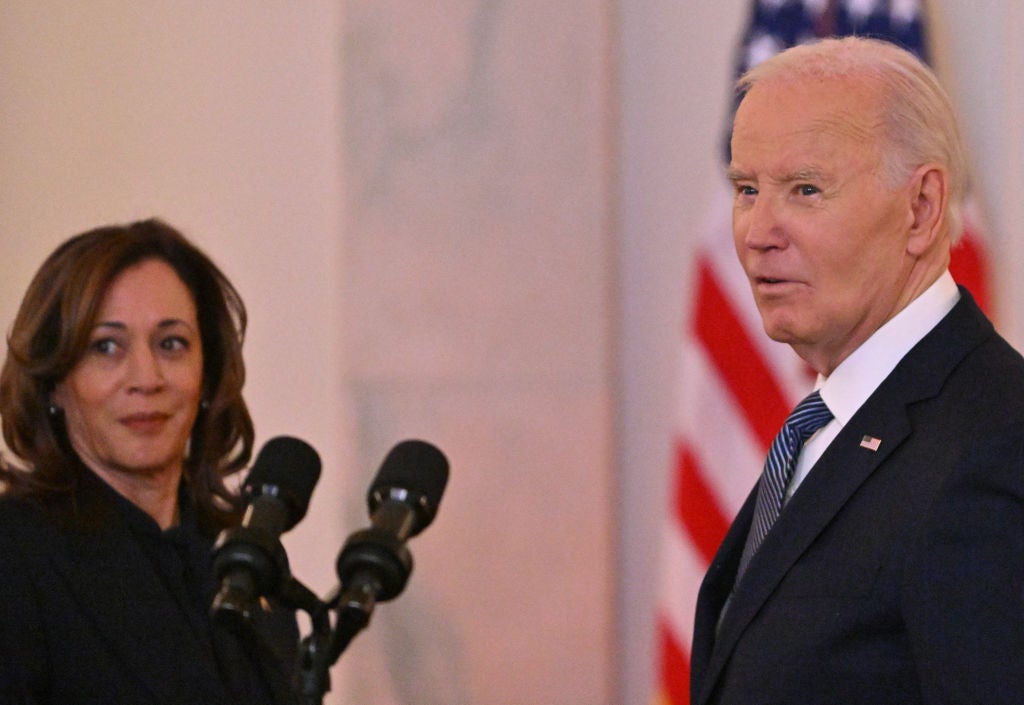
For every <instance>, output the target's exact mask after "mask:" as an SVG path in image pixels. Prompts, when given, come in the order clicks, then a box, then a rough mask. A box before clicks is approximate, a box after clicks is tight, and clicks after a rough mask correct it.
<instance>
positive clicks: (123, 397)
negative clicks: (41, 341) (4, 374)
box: [53, 259, 203, 498]
mask: <svg viewBox="0 0 1024 705" xmlns="http://www.w3.org/2000/svg"><path fill="white" fill-rule="evenodd" d="M202 387H203V346H202V340H201V339H200V335H199V323H198V318H197V315H196V304H195V301H193V299H192V294H191V292H190V291H189V290H188V288H187V287H186V286H185V284H184V283H183V282H182V281H181V279H180V278H179V277H178V275H177V273H176V272H175V271H174V270H173V269H172V268H171V267H170V266H169V265H168V264H167V263H166V262H163V261H162V260H158V259H150V260H145V261H143V262H140V263H139V264H136V265H133V266H131V267H129V268H128V269H125V270H124V271H123V272H121V274H119V275H118V276H117V278H116V279H114V281H113V283H112V284H111V286H110V288H109V289H108V291H107V293H106V295H105V296H104V298H103V302H102V304H101V306H100V309H99V313H98V315H97V318H96V321H95V322H94V323H93V326H92V331H91V333H90V339H89V345H88V347H87V348H86V351H85V353H84V354H83V355H82V357H81V358H80V359H79V360H78V362H77V363H76V364H75V367H74V368H73V369H72V370H71V372H69V373H68V375H67V376H66V377H65V378H64V379H63V380H61V381H60V382H59V383H58V384H57V387H56V389H55V391H54V396H53V401H54V402H55V403H56V404H57V405H58V406H60V407H62V408H63V409H64V415H65V422H66V426H67V432H68V438H69V440H70V441H71V446H72V447H73V448H74V450H75V452H76V453H77V454H78V456H79V457H80V458H81V459H82V461H83V462H84V463H85V464H86V465H87V466H88V467H89V468H90V469H92V470H93V472H95V473H96V474H97V475H99V476H100V477H102V478H103V479H104V480H106V481H107V482H108V483H109V484H110V485H112V486H113V487H114V488H115V489H118V490H119V491H121V493H122V494H125V495H126V496H129V498H131V496H132V492H131V491H130V490H129V488H130V487H132V486H136V485H137V481H139V480H142V479H144V478H145V479H147V480H157V481H159V482H170V483H172V485H173V487H175V488H176V487H177V482H178V481H179V480H180V478H181V471H182V462H183V460H184V458H185V452H186V450H185V449H186V445H187V443H188V438H189V436H190V435H191V433H192V425H193V424H194V423H195V420H196V415H197V414H198V412H199V403H200V397H201V395H202Z"/></svg>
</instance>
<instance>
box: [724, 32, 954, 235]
mask: <svg viewBox="0 0 1024 705" xmlns="http://www.w3.org/2000/svg"><path fill="white" fill-rule="evenodd" d="M799 78H824V79H828V78H852V79H864V80H867V81H869V82H871V83H872V84H874V85H877V86H878V87H879V89H880V96H881V99H882V115H881V118H882V124H883V128H882V130H883V134H882V135H881V140H880V145H879V146H880V149H881V156H882V168H883V171H884V174H885V176H886V178H887V179H888V180H889V181H890V183H891V185H892V186H893V187H895V186H897V185H902V184H903V183H904V182H905V181H906V179H907V178H909V177H910V175H911V174H912V173H913V171H914V170H915V169H917V168H918V167H919V166H921V165H923V164H927V163H938V164H941V165H942V166H944V167H945V168H946V169H947V171H948V172H949V202H948V204H947V207H946V213H945V221H946V231H947V232H948V233H949V236H950V238H951V239H952V240H953V241H954V242H955V241H956V240H957V239H958V238H959V237H960V234H961V230H962V218H963V215H962V212H963V202H964V197H965V193H966V190H967V176H968V171H967V159H966V156H965V154H964V147H963V142H962V140H961V138H960V129H959V127H958V125H957V119H956V113H955V111H954V110H953V105H952V103H951V101H950V99H949V96H948V95H947V94H946V91H945V90H944V89H943V88H942V86H941V85H940V84H939V81H938V79H937V78H936V76H935V74H934V73H932V71H931V69H929V68H928V67H927V66H926V65H925V64H924V63H922V62H921V61H920V60H919V59H918V58H917V57H916V56H914V55H913V54H911V53H910V52H908V51H906V50H904V49H901V48H900V47H898V46H896V45H895V44H891V43H889V42H884V41H880V40H877V39H868V38H864V37H843V38H841V39H823V40H821V41H818V42H814V43H811V44H801V45H798V46H795V47H792V48H790V49H787V50H786V51H784V52H782V53H780V54H776V55H775V56H773V57H771V58H770V59H767V60H765V61H763V62H762V63H760V64H758V65H757V66H755V67H753V68H752V69H750V70H749V71H747V72H746V73H745V74H744V75H743V76H741V77H740V79H739V81H738V82H737V84H736V85H737V89H738V90H739V91H741V92H746V91H748V90H750V89H751V88H752V87H753V86H755V85H757V84H758V83H767V82H774V81H787V80H791V79H799Z"/></svg>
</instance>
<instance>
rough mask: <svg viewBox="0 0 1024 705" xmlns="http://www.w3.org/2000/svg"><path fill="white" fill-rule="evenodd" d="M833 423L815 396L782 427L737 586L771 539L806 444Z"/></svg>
mask: <svg viewBox="0 0 1024 705" xmlns="http://www.w3.org/2000/svg"><path fill="white" fill-rule="evenodd" d="M831 419H832V412H831V411H829V410H828V407H827V406H826V405H825V402H824V401H822V399H821V395H820V394H819V393H818V392H812V393H811V394H808V395H807V397H806V398H805V399H804V400H803V401H802V402H800V403H799V404H797V406H796V408H795V409H793V413H791V414H790V415H789V418H787V419H786V423H784V424H782V430H780V431H779V434H778V435H777V436H775V440H774V441H772V445H771V448H769V449H768V457H767V458H766V459H765V461H764V471H763V472H762V473H761V483H760V485H759V487H758V490H757V504H756V505H755V507H754V521H753V522H752V523H751V525H750V533H749V534H747V543H746V545H745V546H744V547H743V556H742V558H741V559H740V568H739V571H738V572H737V574H736V582H737V583H739V579H740V577H741V576H742V575H743V572H744V571H745V570H746V568H747V563H749V562H750V559H751V558H752V557H753V555H754V554H755V553H756V552H757V549H758V548H760V546H761V542H762V541H764V537H765V536H767V535H768V531H769V530H770V529H771V528H772V525H773V524H774V523H775V520H776V519H778V518H779V514H780V513H781V512H782V504H783V501H784V500H785V497H786V488H787V487H789V481H790V479H791V478H792V477H793V470H794V469H795V468H796V458H797V455H799V454H800V448H802V447H803V445H804V441H806V440H807V439H808V438H810V437H811V435H812V434H813V433H814V432H815V431H817V430H818V429H819V428H821V427H822V426H824V425H825V424H827V423H828V422H829V421H830V420H831Z"/></svg>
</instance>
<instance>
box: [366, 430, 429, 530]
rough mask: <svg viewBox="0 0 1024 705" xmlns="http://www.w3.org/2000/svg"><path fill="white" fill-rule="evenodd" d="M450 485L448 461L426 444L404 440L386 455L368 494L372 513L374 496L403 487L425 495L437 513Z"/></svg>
mask: <svg viewBox="0 0 1024 705" xmlns="http://www.w3.org/2000/svg"><path fill="white" fill-rule="evenodd" d="M447 483H448V459H447V458H445V457H444V453H442V452H441V451H440V450H438V449H437V448H435V447H434V446H432V445H431V444H429V443H427V442H425V441H416V440H409V441H402V442H401V443H399V444H398V445H396V446H395V447H394V448H392V449H391V452H390V453H388V454H387V457H385V458H384V462H383V463H382V464H381V466H380V470H379V471H378V472H377V477H375V478H374V480H373V483H372V484H371V485H370V491H369V492H368V493H367V499H368V502H369V503H370V511H371V512H372V511H373V506H374V502H375V499H374V495H375V494H376V493H377V492H378V491H380V490H384V489H387V488H396V487H399V488H402V489H404V490H409V491H410V492H414V493H417V494H420V495H423V496H424V497H425V498H426V500H427V502H428V503H429V505H430V507H432V508H433V510H434V511H436V510H437V505H438V503H439V502H440V501H441V495H442V494H444V488H445V485H446V484H447Z"/></svg>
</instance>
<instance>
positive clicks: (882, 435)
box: [692, 289, 993, 704]
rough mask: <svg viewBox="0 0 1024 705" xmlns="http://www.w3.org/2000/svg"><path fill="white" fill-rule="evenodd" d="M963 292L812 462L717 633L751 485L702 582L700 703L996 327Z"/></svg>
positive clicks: (697, 666) (747, 516)
mask: <svg viewBox="0 0 1024 705" xmlns="http://www.w3.org/2000/svg"><path fill="white" fill-rule="evenodd" d="M961 297H962V298H961V301H960V302H959V303H958V304H957V306H956V307H954V309H953V311H951V312H950V314H949V315H947V316H946V318H944V319H943V320H942V321H941V322H940V323H939V325H937V326H936V327H935V329H933V330H932V331H931V332H930V333H929V334H928V335H926V336H925V337H924V338H923V339H922V340H921V342H919V343H918V345H916V346H915V347H914V348H913V349H912V350H911V351H910V352H909V353H908V354H907V355H906V356H905V357H904V359H903V360H902V361H901V362H900V364H899V365H897V367H896V369H895V370H893V372H892V373H891V374H890V375H889V377H888V378H887V379H886V380H885V381H884V382H883V383H882V385H881V386H879V388H878V389H877V390H876V391H875V393H874V394H872V395H871V397H870V398H869V399H868V401H867V402H865V404H864V405H863V406H862V407H861V408H860V409H859V410H858V411H857V413H856V414H855V415H854V416H853V418H852V419H850V422H849V423H848V424H847V425H846V426H845V427H844V428H843V430H842V431H841V432H840V433H839V435H838V436H837V437H836V439H835V440H834V441H833V442H832V444H831V445H830V446H829V447H828V449H827V451H826V452H825V453H824V454H823V455H822V457H821V459H820V460H819V461H818V462H817V463H816V464H815V466H814V468H813V470H812V472H811V473H810V474H809V475H808V477H807V479H806V480H805V481H804V483H803V484H802V485H801V486H800V489H799V490H798V491H797V492H796V494H794V495H793V498H792V499H791V500H790V502H789V503H788V504H787V505H786V507H785V508H784V509H783V512H782V514H781V515H780V516H779V519H778V520H777V521H776V523H775V525H774V526H773V527H772V530H771V531H770V532H769V534H768V536H767V537H766V538H765V540H764V543H762V544H761V547H760V549H759V550H758V552H757V554H756V555H755V556H754V558H753V559H752V560H751V562H750V565H749V566H748V567H747V571H746V574H745V575H744V578H743V581H742V582H741V584H740V585H739V586H737V589H736V591H735V593H734V594H733V596H732V599H731V601H730V602H729V608H728V611H727V612H726V614H725V615H724V616H723V618H722V620H721V624H720V625H718V626H719V629H718V634H717V638H715V637H713V636H712V635H713V634H714V626H712V625H710V624H709V622H708V615H709V613H713V614H714V615H716V616H715V617H714V619H715V620H717V614H718V612H719V609H718V607H719V606H720V605H721V604H722V603H723V602H724V600H725V598H726V596H727V595H728V593H729V588H730V587H731V585H732V583H733V581H734V578H735V574H736V568H737V565H738V562H739V554H740V552H742V550H743V544H744V542H745V540H746V533H747V531H748V529H749V526H750V521H751V516H752V513H753V504H754V502H753V499H754V496H755V495H756V489H757V488H756V487H755V488H754V492H752V493H751V495H750V497H749V498H748V500H747V502H746V504H745V505H744V508H743V509H742V510H741V512H740V514H739V515H737V519H736V521H735V522H734V524H733V527H732V528H731V529H730V531H729V534H728V535H727V537H726V539H725V541H723V544H722V546H721V548H720V549H719V553H718V555H716V557H715V561H714V562H713V564H712V568H711V569H709V571H708V575H707V577H706V578H705V583H704V585H702V588H701V595H700V600H699V602H700V603H704V602H707V604H702V606H701V609H699V610H698V615H697V620H698V626H697V628H696V629H695V637H696V638H695V649H694V651H695V658H694V663H693V664H692V666H693V673H694V676H695V678H697V679H698V680H697V681H696V682H697V683H701V684H702V685H701V688H700V693H699V694H698V698H697V700H696V701H695V704H696V703H703V702H706V701H707V699H708V698H709V697H710V695H711V692H712V691H713V688H714V685H715V683H716V681H717V680H718V678H719V676H720V674H721V671H722V669H723V667H724V666H725V664H726V663H727V661H728V659H729V657H730V656H731V654H732V651H733V649H734V648H735V646H736V643H737V641H738V640H739V639H740V637H741V636H742V634H743V632H744V630H745V629H746V628H747V626H748V625H749V624H750V622H751V621H752V620H753V619H754V618H755V617H756V615H757V613H758V612H759V611H760V610H761V608H762V606H763V605H764V603H765V602H766V601H767V600H768V599H769V598H770V597H771V595H772V593H773V592H774V591H775V589H776V587H777V586H778V584H779V583H780V582H781V581H782V579H783V578H784V577H785V575H786V573H787V572H788V571H789V570H790V568H792V566H793V564H794V563H796V562H797V560H799V558H800V557H801V556H802V555H803V554H804V552H805V551H806V550H807V548H808V547H809V546H810V545H811V543H812V542H813V541H814V540H815V538H817V537H818V536H819V535H820V534H821V532H822V531H824V530H825V529H826V528H827V527H828V525H829V524H830V523H831V522H832V521H833V519H834V518H835V517H836V515H837V514H838V513H839V512H840V510H841V509H842V507H843V505H844V504H846V502H847V501H848V500H849V498H850V497H851V496H852V495H853V494H854V492H856V491H857V488H858V487H860V486H861V485H862V484H863V483H864V482H865V481H866V480H867V479H868V478H869V477H870V476H871V474H872V473H873V472H874V471H875V470H876V469H877V468H878V467H879V466H880V465H881V464H882V463H884V462H885V460H886V459H887V458H888V457H889V455H891V454H892V452H893V451H894V450H895V449H896V448H897V447H899V445H900V444H902V443H903V442H904V441H905V440H906V438H907V437H908V436H909V435H910V434H911V433H913V427H912V424H911V422H910V417H909V415H908V408H909V407H910V406H911V405H913V404H914V403H916V402H918V401H920V400H922V399H927V398H930V397H932V396H934V395H935V394H937V393H938V391H939V389H940V388H941V386H942V383H943V382H944V381H945V379H946V378H947V377H948V375H949V374H950V372H951V371H952V370H953V368H954V367H955V366H956V364H958V363H959V362H960V361H961V360H962V359H963V358H964V356H965V355H967V353H968V352H969V351H970V350H971V349H973V348H974V347H976V346H977V345H978V344H980V342H981V341H982V340H983V339H984V338H985V337H987V336H988V335H991V334H992V332H993V330H992V326H991V324H990V323H989V322H988V321H987V319H985V317H984V316H983V314H982V313H981V312H980V310H978V308H977V307H976V306H975V304H974V302H973V300H972V299H971V297H970V295H969V294H968V293H967V292H966V290H964V289H961ZM865 436H867V437H869V438H874V439H881V443H880V444H878V445H877V447H872V446H874V445H875V444H874V443H871V442H870V441H869V442H868V443H867V444H866V446H867V447H865V445H863V444H862V440H864V438H865ZM709 627H710V629H711V631H710V632H709V631H708V629H709ZM698 638H699V639H700V642H699V643H698V641H697V639H698ZM711 639H714V646H713V648H711V653H710V655H709V656H707V658H706V659H705V658H704V656H703V655H699V651H700V650H701V644H705V645H706V644H707V643H709V640H711ZM704 650H705V651H706V648H705V649H704ZM705 668H706V670H705Z"/></svg>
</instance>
